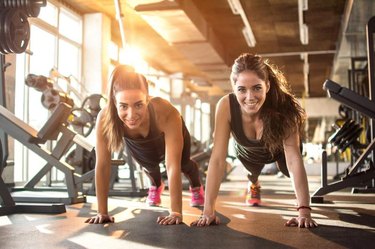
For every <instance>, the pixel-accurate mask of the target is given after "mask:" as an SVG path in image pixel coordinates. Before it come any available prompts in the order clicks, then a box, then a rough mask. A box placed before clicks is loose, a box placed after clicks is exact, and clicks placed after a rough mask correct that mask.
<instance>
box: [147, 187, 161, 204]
mask: <svg viewBox="0 0 375 249" xmlns="http://www.w3.org/2000/svg"><path fill="white" fill-rule="evenodd" d="M163 191H164V183H163V182H162V183H161V185H160V186H159V187H158V188H157V187H156V186H150V188H149V189H148V196H147V200H146V202H147V204H148V205H150V206H159V205H160V203H161V199H160V196H161V193H163Z"/></svg>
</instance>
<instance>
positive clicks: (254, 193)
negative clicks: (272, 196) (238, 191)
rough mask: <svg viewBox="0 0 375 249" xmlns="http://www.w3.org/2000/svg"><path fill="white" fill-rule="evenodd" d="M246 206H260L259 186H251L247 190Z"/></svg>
mask: <svg viewBox="0 0 375 249" xmlns="http://www.w3.org/2000/svg"><path fill="white" fill-rule="evenodd" d="M246 205H248V206H254V207H256V206H260V185H259V184H251V186H250V189H249V188H248V189H247V195H246Z"/></svg>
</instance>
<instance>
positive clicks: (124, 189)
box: [85, 148, 147, 197]
mask: <svg viewBox="0 0 375 249" xmlns="http://www.w3.org/2000/svg"><path fill="white" fill-rule="evenodd" d="M128 155H130V154H129V151H128V149H127V148H125V151H124V153H122V154H121V155H119V159H112V161H111V165H112V166H113V167H112V170H111V176H110V181H109V191H108V195H109V196H126V197H144V196H147V189H146V188H145V187H144V182H143V176H142V169H141V168H140V167H139V165H138V164H137V163H135V162H134V160H133V158H132V157H131V156H128ZM125 164H126V166H127V167H128V170H129V179H130V186H129V185H126V184H122V183H124V182H121V179H120V178H119V166H121V165H125ZM135 174H138V177H137V179H136V177H135ZM137 180H138V183H137ZM116 183H118V185H121V187H120V186H119V187H117V188H116V186H115V184H116ZM85 193H86V194H88V195H95V179H93V180H92V184H91V188H90V189H88V190H87V191H86V192H85Z"/></svg>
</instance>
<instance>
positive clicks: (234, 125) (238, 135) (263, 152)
mask: <svg viewBox="0 0 375 249" xmlns="http://www.w3.org/2000/svg"><path fill="white" fill-rule="evenodd" d="M229 103H230V116H231V121H230V128H231V132H232V135H233V138H234V147H235V151H236V154H237V157H238V158H239V159H240V160H241V161H243V160H245V161H246V162H248V163H251V164H266V163H272V162H275V161H277V160H278V159H279V158H280V157H281V155H282V153H281V152H278V153H276V154H275V155H274V156H272V154H271V152H270V151H269V149H268V148H266V147H265V145H264V143H263V142H262V140H256V139H248V138H247V137H246V135H245V133H244V130H243V127H242V115H241V107H240V104H239V103H238V101H237V98H236V95H235V94H234V93H230V94H229Z"/></svg>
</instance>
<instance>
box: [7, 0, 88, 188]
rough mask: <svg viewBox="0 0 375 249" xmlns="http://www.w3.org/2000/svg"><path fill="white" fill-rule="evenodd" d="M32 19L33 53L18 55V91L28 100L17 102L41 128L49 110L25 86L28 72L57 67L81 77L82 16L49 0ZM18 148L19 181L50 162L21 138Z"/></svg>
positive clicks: (42, 72) (20, 114)
mask: <svg viewBox="0 0 375 249" xmlns="http://www.w3.org/2000/svg"><path fill="white" fill-rule="evenodd" d="M29 23H30V41H29V50H30V51H31V52H32V53H31V54H30V53H23V54H18V55H17V66H16V92H15V95H16V96H17V97H18V98H22V99H24V102H21V103H19V102H17V103H16V104H15V105H16V106H15V110H16V115H17V116H18V117H19V118H21V119H23V120H24V121H25V122H26V123H28V124H30V125H31V126H32V127H33V128H35V129H36V130H39V129H40V128H41V127H42V126H43V125H44V123H45V122H46V121H47V119H48V116H49V111H48V110H47V109H46V108H44V107H43V105H42V103H41V98H42V93H41V92H39V91H37V90H35V89H34V88H30V87H26V86H25V77H26V76H27V75H28V74H35V75H43V76H46V77H49V76H50V72H51V69H53V68H55V69H57V70H58V72H59V73H61V74H62V75H65V76H73V77H74V78H75V79H77V80H78V81H79V80H80V78H81V53H82V52H81V51H82V18H81V16H79V15H78V14H76V13H75V12H73V11H71V10H69V9H67V8H66V7H63V6H61V5H60V3H58V2H56V1H48V2H47V6H45V7H42V8H41V11H40V14H39V16H38V18H32V19H29ZM59 83H60V82H59ZM59 86H60V84H59ZM63 90H67V89H66V88H63ZM46 146H51V145H50V144H49V145H46ZM15 150H16V151H17V155H20V156H17V157H15V158H14V160H15V174H14V175H15V181H27V180H29V177H32V176H34V175H35V174H36V172H38V170H39V169H40V168H41V167H43V166H44V165H45V164H46V162H45V161H44V160H43V159H41V158H40V157H39V156H37V155H35V154H34V153H32V152H31V151H29V150H27V149H26V148H24V147H23V146H22V145H21V144H19V143H17V142H16V145H15ZM29 166H30V167H29ZM55 171H56V170H55ZM60 175H61V176H62V174H60V173H58V172H54V171H53V172H52V175H51V176H52V179H53V180H56V179H57V180H58V179H61V177H60Z"/></svg>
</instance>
